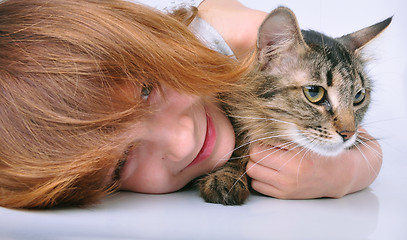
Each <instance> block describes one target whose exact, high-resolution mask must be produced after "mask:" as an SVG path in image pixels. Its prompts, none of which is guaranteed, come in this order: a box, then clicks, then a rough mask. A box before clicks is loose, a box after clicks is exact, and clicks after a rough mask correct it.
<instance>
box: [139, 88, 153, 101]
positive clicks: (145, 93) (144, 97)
mask: <svg viewBox="0 0 407 240" xmlns="http://www.w3.org/2000/svg"><path fill="white" fill-rule="evenodd" d="M152 90H153V86H149V85H145V86H143V87H142V88H141V99H142V100H144V101H147V100H148V97H149V96H150V93H151V91H152Z"/></svg>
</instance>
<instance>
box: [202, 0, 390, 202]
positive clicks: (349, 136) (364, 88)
mask: <svg viewBox="0 0 407 240" xmlns="http://www.w3.org/2000/svg"><path fill="white" fill-rule="evenodd" d="M390 22H391V18H388V19H386V20H384V21H382V22H380V23H377V24H375V25H372V26H370V27H367V28H364V29H362V30H359V31H357V32H354V33H351V34H348V35H345V36H343V37H340V38H331V37H328V36H325V35H324V34H322V33H319V32H315V31H301V30H300V28H299V26H298V23H297V19H296V17H295V15H294V13H293V12H292V11H291V10H289V9H288V8H285V7H279V8H277V9H275V10H274V11H272V12H271V13H270V14H269V15H268V16H267V17H266V19H265V20H264V22H263V23H262V25H261V26H260V29H259V32H258V41H257V48H258V49H257V50H258V51H257V54H258V55H257V57H258V61H257V68H256V69H257V70H256V71H255V72H254V73H253V74H252V75H251V76H250V77H249V78H248V79H243V80H242V85H243V86H244V88H243V89H242V90H240V91H238V92H236V93H234V94H230V95H227V96H224V98H225V101H226V102H227V104H226V107H225V108H226V111H227V113H228V114H229V116H230V117H231V121H232V123H233V125H234V127H235V131H236V136H237V140H236V141H237V143H236V146H238V147H237V148H236V150H235V152H234V154H233V156H232V158H231V159H230V160H229V161H228V162H227V164H226V165H225V166H223V167H222V168H220V169H219V170H217V171H215V172H212V173H210V174H209V175H207V176H205V177H203V178H202V179H201V180H200V182H199V185H200V192H201V196H202V197H203V198H204V199H205V201H207V202H212V203H221V204H225V205H240V204H243V203H244V201H245V200H246V199H247V197H248V196H249V193H250V190H249V185H250V183H249V179H248V177H247V176H246V174H245V171H246V164H247V162H248V158H247V154H248V149H249V143H251V142H255V141H261V142H262V143H265V144H267V140H268V139H272V140H278V141H280V142H283V143H287V144H296V145H298V146H301V147H303V148H305V149H307V150H310V151H314V152H316V153H319V154H322V155H335V154H338V153H339V152H341V151H343V150H344V149H347V148H351V147H352V146H354V145H355V144H357V138H358V132H357V129H358V125H359V124H360V122H361V121H362V119H363V117H364V115H365V112H366V110H367V108H368V106H369V102H370V93H371V90H372V89H371V82H370V80H369V78H368V76H367V75H366V73H365V72H364V70H363V68H364V61H363V59H362V57H361V55H360V50H361V49H362V48H363V47H364V46H365V45H366V44H367V43H368V42H369V41H370V40H372V39H373V38H375V37H376V36H377V35H378V34H379V33H381V32H382V31H383V30H384V29H385V28H386V27H387V26H388V25H389V24H390Z"/></svg>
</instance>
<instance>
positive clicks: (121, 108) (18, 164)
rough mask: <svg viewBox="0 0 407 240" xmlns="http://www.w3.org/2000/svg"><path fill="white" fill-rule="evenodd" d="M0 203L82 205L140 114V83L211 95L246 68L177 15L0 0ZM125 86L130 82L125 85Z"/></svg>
mask: <svg viewBox="0 0 407 240" xmlns="http://www.w3.org/2000/svg"><path fill="white" fill-rule="evenodd" d="M0 49H1V51H0V206H4V207H10V208H21V207H26V208H32V207H40V208H44V207H53V206H57V205H84V204H89V203H93V202H95V201H97V200H98V199H100V198H101V197H102V196H104V195H106V194H108V193H109V192H111V191H112V190H114V188H115V187H114V185H106V181H105V180H106V176H108V174H109V171H110V170H111V169H112V168H114V167H115V166H116V164H117V162H118V160H119V159H120V157H121V154H122V152H123V151H124V150H125V148H126V147H127V144H128V140H127V139H122V138H120V137H119V136H122V135H123V134H120V133H122V132H124V131H126V128H127V127H128V126H129V125H130V124H132V123H134V122H136V121H140V119H141V118H142V116H143V114H144V112H145V111H146V107H145V106H144V105H143V102H142V101H139V100H138V99H139V98H138V96H139V93H140V87H141V86H142V85H155V86H160V85H162V84H165V85H167V86H170V87H173V88H175V89H177V90H179V91H182V92H185V93H191V94H197V95H214V94H217V93H221V92H227V91H230V89H231V86H232V85H233V82H234V81H235V80H237V79H238V78H240V77H241V76H242V75H244V74H245V73H246V72H247V70H248V67H246V66H244V65H240V64H238V63H237V62H236V61H234V60H232V59H231V58H229V57H226V56H223V55H221V54H219V53H217V52H214V51H211V50H208V49H207V48H206V47H205V46H204V45H203V44H202V43H201V42H199V40H197V39H196V38H195V36H194V35H193V34H191V33H190V32H189V31H188V29H187V27H186V26H185V24H183V23H181V22H180V21H177V20H176V19H175V18H173V17H170V16H167V15H165V14H162V13H159V12H156V11H154V10H152V9H149V8H147V7H143V6H140V5H136V4H132V3H128V2H125V1H119V0H70V1H66V0H52V1H49V0H36V1H32V0H10V1H3V2H1V3H0ZM129 89H130V90H131V91H129Z"/></svg>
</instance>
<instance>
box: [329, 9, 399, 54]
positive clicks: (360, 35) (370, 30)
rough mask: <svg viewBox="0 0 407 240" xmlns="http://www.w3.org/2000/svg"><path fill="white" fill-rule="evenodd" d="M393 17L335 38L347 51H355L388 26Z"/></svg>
mask: <svg viewBox="0 0 407 240" xmlns="http://www.w3.org/2000/svg"><path fill="white" fill-rule="evenodd" d="M392 18H393V17H389V18H387V19H386V20H384V21H382V22H379V23H376V24H374V25H372V26H370V27H367V28H363V29H361V30H359V31H356V32H354V33H350V34H348V35H345V36H342V37H340V38H337V39H336V40H338V41H339V42H340V43H342V44H343V45H344V46H345V47H346V48H347V49H348V50H349V51H351V52H355V51H358V50H360V49H362V48H363V47H364V46H365V45H366V44H367V43H369V42H370V41H371V40H373V39H374V38H375V37H377V36H378V35H379V34H380V33H381V32H383V30H384V29H386V28H387V26H389V24H390V23H391V20H392Z"/></svg>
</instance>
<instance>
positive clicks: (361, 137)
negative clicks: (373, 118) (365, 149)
mask: <svg viewBox="0 0 407 240" xmlns="http://www.w3.org/2000/svg"><path fill="white" fill-rule="evenodd" d="M358 138H359V139H358V140H360V141H361V142H360V143H361V144H363V143H366V142H371V143H373V144H374V145H376V146H378V147H380V143H379V142H377V140H376V139H371V138H367V137H363V136H360V135H359V136H358ZM362 142H363V143H362ZM369 147H370V146H369Z"/></svg>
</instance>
